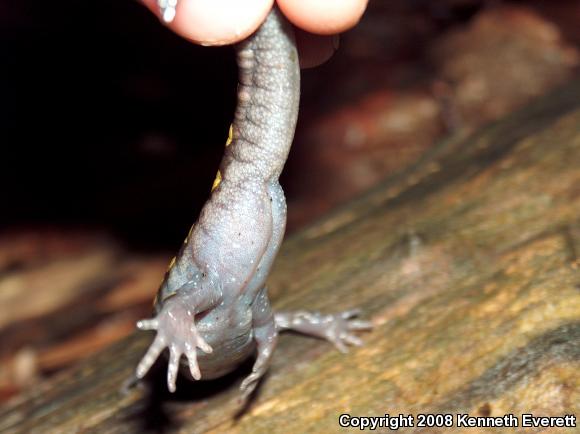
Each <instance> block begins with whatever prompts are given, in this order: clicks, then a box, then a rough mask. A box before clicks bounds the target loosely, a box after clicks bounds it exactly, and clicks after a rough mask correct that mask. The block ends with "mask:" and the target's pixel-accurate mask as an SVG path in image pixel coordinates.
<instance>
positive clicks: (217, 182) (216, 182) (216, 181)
mask: <svg viewBox="0 0 580 434" xmlns="http://www.w3.org/2000/svg"><path fill="white" fill-rule="evenodd" d="M220 182H222V173H221V172H220V171H219V170H218V172H217V175H216V176H215V179H214V180H213V185H212V186H211V191H214V190H215V189H216V188H217V186H218V185H220Z"/></svg>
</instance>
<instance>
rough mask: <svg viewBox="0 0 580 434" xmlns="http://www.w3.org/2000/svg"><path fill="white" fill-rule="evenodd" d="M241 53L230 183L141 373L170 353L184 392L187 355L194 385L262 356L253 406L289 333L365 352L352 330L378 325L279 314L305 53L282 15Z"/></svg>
mask: <svg viewBox="0 0 580 434" xmlns="http://www.w3.org/2000/svg"><path fill="white" fill-rule="evenodd" d="M236 52H237V60H238V67H239V88H238V106H237V109H236V113H235V119H234V123H233V128H232V141H231V143H230V144H229V146H227V147H226V151H225V155H224V157H223V160H222V163H221V165H220V176H221V181H220V182H219V184H218V185H217V187H216V188H214V190H213V192H212V195H211V197H210V199H209V200H208V202H207V203H206V204H205V206H204V208H203V210H202V212H201V214H200V217H199V220H198V222H197V223H196V224H195V225H194V226H193V227H192V229H191V231H190V233H189V235H188V237H187V238H186V240H185V242H184V245H183V247H182V249H181V251H180V252H179V254H178V256H177V257H176V259H175V261H174V263H173V264H172V266H171V267H170V269H169V270H168V272H167V274H166V276H165V280H164V281H163V283H162V285H161V288H160V289H159V293H158V295H157V299H156V316H155V317H154V318H152V319H148V320H142V321H139V322H138V324H137V326H138V327H139V328H140V329H143V330H156V331H157V335H156V337H155V340H154V341H153V343H152V344H151V346H150V347H149V350H148V351H147V353H146V354H145V356H144V357H143V359H142V360H141V362H140V363H139V365H138V367H137V371H136V374H137V377H139V378H142V377H143V376H144V375H145V374H146V373H147V371H148V370H149V368H150V367H151V366H152V364H153V363H154V362H155V360H156V359H157V358H158V356H159V354H160V353H161V352H162V351H163V350H164V349H165V348H168V349H169V354H170V356H169V366H168V372H167V384H168V387H169V390H171V391H174V390H175V382H176V377H177V372H178V369H179V366H180V361H181V356H182V355H185V358H186V359H187V365H188V366H189V373H190V374H191V376H192V377H193V378H194V379H200V378H204V379H211V378H216V377H219V376H222V375H224V374H226V373H228V372H230V371H231V370H233V369H235V368H236V367H237V366H238V365H239V364H240V363H241V362H242V361H243V360H245V359H246V358H247V357H249V356H251V355H252V354H253V353H254V352H257V357H256V362H255V365H254V368H253V370H252V373H251V375H250V376H248V377H247V378H246V379H245V380H244V381H243V383H242V385H241V390H242V397H243V398H246V397H248V396H249V395H250V394H251V392H252V391H253V390H254V388H255V387H256V385H257V383H258V382H259V380H260V378H261V377H262V376H263V375H264V373H265V372H266V370H267V367H268V364H269V361H270V358H271V355H272V352H273V350H274V348H275V345H276V341H277V334H278V331H279V330H283V329H293V330H296V331H300V332H302V333H306V334H310V335H314V336H318V337H321V338H325V339H328V340H330V341H331V342H333V343H334V344H335V345H336V346H337V347H338V349H339V350H341V351H346V344H352V345H360V344H361V341H360V340H359V339H358V338H357V337H356V336H354V335H353V334H352V331H353V330H361V329H367V328H370V324H369V323H367V322H364V321H357V320H352V317H353V316H356V314H357V313H358V312H355V311H349V312H343V313H339V314H335V315H322V314H319V313H308V312H296V313H278V314H276V315H274V313H273V312H272V309H271V307H270V302H269V300H268V296H267V289H266V286H265V283H266V277H267V276H268V273H269V272H270V268H271V267H272V263H273V262H274V259H275V257H276V254H277V253H278V250H279V248H280V244H281V242H282V238H283V236H284V230H285V226H286V201H285V198H284V193H283V191H282V188H281V187H280V184H279V183H278V177H279V176H280V173H281V171H282V168H283V166H284V163H285V161H286V157H287V155H288V152H289V149H290V145H291V143H292V139H293V136H294V129H295V125H296V118H297V113H298V100H299V89H300V70H299V67H298V55H297V52H296V47H295V44H294V37H293V33H292V29H291V26H290V25H289V24H288V23H287V22H286V20H285V19H284V18H283V16H282V15H281V14H280V13H279V11H278V10H276V9H274V10H273V11H272V12H271V13H270V14H269V16H268V18H267V19H266V21H265V22H264V23H263V24H262V26H261V27H260V29H259V30H258V31H257V32H256V33H255V34H254V35H252V36H251V37H249V38H248V39H247V40H245V41H244V42H242V43H240V44H239V45H238V46H237V47H236ZM198 349H199V350H201V351H198Z"/></svg>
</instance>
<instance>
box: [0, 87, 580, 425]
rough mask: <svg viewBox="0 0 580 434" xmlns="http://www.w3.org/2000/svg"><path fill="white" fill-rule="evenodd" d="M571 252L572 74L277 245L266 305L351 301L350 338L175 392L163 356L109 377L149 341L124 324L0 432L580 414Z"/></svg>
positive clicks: (575, 220) (576, 223) (305, 346)
mask: <svg viewBox="0 0 580 434" xmlns="http://www.w3.org/2000/svg"><path fill="white" fill-rule="evenodd" d="M578 255H580V82H576V83H572V84H570V85H568V86H567V87H566V88H564V89H562V90H560V91H558V92H555V93H553V94H551V95H549V96H547V97H544V98H543V99H541V100H539V101H537V102H536V103H535V104H533V105H531V106H529V107H528V108H527V109H525V110H523V111H521V112H518V113H516V114H514V115H512V116H509V117H508V118H506V119H504V120H502V121H501V122H498V123H495V124H492V125H490V126H488V127H486V128H484V129H482V130H480V131H479V132H477V133H475V134H472V135H470V136H465V135H461V134H458V135H457V136H456V137H455V138H454V139H450V140H448V141H446V142H444V143H441V144H440V145H439V146H438V147H436V148H435V149H434V150H433V151H431V152H430V153H429V154H428V155H426V156H425V157H424V158H423V159H422V160H421V161H419V162H418V163H417V164H415V165H414V166H413V167H411V168H410V169H408V170H406V171H405V172H404V173H401V174H400V175H399V176H397V177H396V178H394V179H391V180H388V181H386V182H385V183H383V184H382V185H381V186H380V187H379V188H376V189H375V190H373V191H371V192H369V193H368V194H367V195H365V196H364V197H362V198H360V199H358V200H356V201H354V202H352V203H350V204H349V205H348V206H345V207H343V208H341V209H340V210H337V211H336V212H334V213H332V214H331V215H329V216H327V217H326V218H325V219H323V220H322V221H320V222H318V223H317V224H315V225H313V226H311V227H309V228H308V229H306V230H304V231H302V232H300V233H299V234H296V235H295V236H293V237H291V238H290V239H288V240H287V241H286V242H285V244H284V246H283V248H282V251H281V254H280V256H279V258H278V260H277V263H276V265H275V267H274V268H275V269H274V273H273V275H272V276H271V278H270V284H269V285H270V293H271V298H272V300H273V303H274V306H275V307H276V308H277V309H283V310H291V309H304V308H308V309H311V310H314V309H319V310H322V311H327V312H330V311H336V310H339V309H346V308H353V307H361V308H362V310H363V317H366V318H371V319H372V321H373V322H374V324H375V329H374V330H373V331H372V332H370V333H366V334H364V336H362V337H363V339H364V341H365V345H364V346H363V347H360V348H353V349H352V350H351V351H350V352H349V353H348V354H346V355H343V354H340V353H339V352H337V351H336V350H335V349H334V348H333V347H332V346H331V345H329V344H327V343H324V342H321V341H317V340H312V339H307V338H301V337H298V336H284V337H282V338H281V340H280V344H279V347H278V349H277V351H276V353H275V354H274V361H273V363H272V366H271V368H270V371H269V375H268V376H267V377H266V379H265V381H263V382H262V384H261V387H260V388H259V390H258V393H257V395H256V397H255V399H254V400H253V401H252V402H251V403H250V405H249V406H248V407H247V408H245V409H241V408H240V406H239V404H238V402H237V398H238V396H239V391H238V386H239V382H240V381H241V378H243V377H244V376H245V375H247V372H248V369H249V368H250V367H251V364H248V365H247V366H245V367H242V368H241V369H240V370H239V371H238V372H236V373H234V374H232V375H230V376H228V377H226V378H223V379H220V380H217V381H211V382H196V383H193V382H189V381H188V380H183V379H181V380H180V382H179V383H178V392H177V393H176V394H175V395H171V394H169V393H168V392H166V390H165V380H164V367H165V366H164V365H165V362H162V363H159V366H158V368H159V369H157V370H156V372H154V374H153V375H152V376H151V377H150V378H149V379H148V380H147V381H146V382H145V384H143V385H140V386H137V387H134V388H131V389H128V390H123V388H122V387H121V385H122V384H123V383H124V381H126V379H128V378H130V376H131V373H132V371H133V370H134V368H135V365H136V363H137V361H138V360H139V358H140V357H141V356H142V354H143V352H144V351H145V348H146V346H147V345H148V344H149V342H150V340H151V338H152V336H151V335H150V334H146V333H136V334H134V335H132V336H130V337H129V338H127V339H125V340H123V341H121V342H119V343H118V344H116V345H114V346H112V347H110V348H108V349H107V350H106V351H103V352H102V353H100V354H98V355H96V356H95V357H92V358H90V359H88V360H86V361H85V362H83V363H81V364H80V365H78V366H77V367H75V368H73V369H70V370H68V371H66V372H64V373H63V374H61V375H58V376H57V377H56V378H54V379H52V380H50V381H47V382H45V383H42V384H39V385H38V387H37V388H36V389H35V390H34V391H33V392H32V393H30V394H28V395H26V396H23V397H21V398H19V399H18V400H17V401H16V402H12V403H11V404H9V405H8V406H6V408H4V409H3V410H1V411H0V431H2V432H11V433H28V432H43V433H49V432H66V433H68V432H90V433H130V432H139V433H140V432H149V431H150V432H195V433H198V432H216V433H218V432H232V433H262V432H264V433H265V432H268V433H270V432H284V433H286V432H311V433H315V432H320V433H323V432H324V433H326V432H334V431H338V430H339V429H340V427H339V424H338V418H339V416H340V415H341V414H343V413H350V414H351V415H358V416H370V415H374V416H382V415H384V414H386V413H388V414H390V415H392V416H394V415H398V414H405V415H408V414H410V415H412V416H414V422H415V424H414V425H415V426H414V427H413V428H411V430H417V429H419V428H418V427H417V422H418V419H417V415H418V414H419V413H453V414H455V413H468V414H470V415H471V416H503V415H505V414H508V413H512V414H514V415H515V416H516V417H519V416H520V415H521V414H522V413H532V414H534V415H536V416H540V415H542V416H550V415H551V416H563V415H566V414H574V413H575V414H576V415H578V416H580V374H579V372H580V272H579V269H580V262H579V259H578ZM242 410H244V411H242ZM453 429H454V428H442V429H441V431H452V430H453ZM518 430H523V428H522V427H521V425H520V427H519V428H518ZM427 431H428V432H434V431H435V429H433V428H429V429H428V430H427Z"/></svg>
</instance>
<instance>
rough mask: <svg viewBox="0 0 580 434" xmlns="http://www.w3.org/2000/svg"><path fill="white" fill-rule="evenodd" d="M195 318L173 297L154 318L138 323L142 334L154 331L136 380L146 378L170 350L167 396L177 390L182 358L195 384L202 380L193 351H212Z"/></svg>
mask: <svg viewBox="0 0 580 434" xmlns="http://www.w3.org/2000/svg"><path fill="white" fill-rule="evenodd" d="M194 316H195V315H194V313H193V310H192V308H191V307H190V306H186V305H185V303H183V302H182V301H181V300H180V299H179V297H173V298H170V299H169V300H167V302H166V303H165V305H164V306H163V308H162V310H161V312H159V314H158V315H157V316H156V317H155V318H151V319H144V320H141V321H138V322H137V327H138V328H139V329H141V330H156V331H157V335H156V336H155V339H154V340H153V343H152V344H151V345H150V346H149V349H148V350H147V353H145V355H144V356H143V358H142V359H141V361H140V362H139V365H138V366H137V370H136V375H137V377H138V378H143V377H144V376H145V375H146V374H147V372H148V371H149V369H150V368H151V366H153V363H155V361H156V360H157V358H158V357H159V355H160V354H161V353H162V352H163V350H164V349H165V348H168V349H169V364H168V367H167V387H168V389H169V391H170V392H175V389H176V385H175V384H176V381H177V372H178V370H179V363H180V359H181V356H182V355H185V357H186V358H187V360H188V362H189V370H190V372H191V376H192V377H193V378H194V379H196V380H199V379H200V378H201V372H200V370H199V366H198V364H197V354H196V351H197V350H196V348H200V349H201V350H202V351H204V352H205V353H211V352H212V348H211V347H210V346H209V345H208V343H207V342H206V341H205V340H204V339H203V338H202V337H201V336H200V334H199V333H198V331H197V328H196V326H195V322H194Z"/></svg>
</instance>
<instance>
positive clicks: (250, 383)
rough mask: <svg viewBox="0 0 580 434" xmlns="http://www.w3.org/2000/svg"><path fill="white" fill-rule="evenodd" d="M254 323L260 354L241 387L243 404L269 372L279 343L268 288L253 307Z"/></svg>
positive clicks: (255, 337)
mask: <svg viewBox="0 0 580 434" xmlns="http://www.w3.org/2000/svg"><path fill="white" fill-rule="evenodd" d="M252 323H253V329H254V339H255V341H256V348H257V352H258V354H257V357H256V361H255V362H254V366H253V367H252V373H251V374H250V375H248V376H247V377H246V378H245V379H244V381H242V385H241V386H240V391H241V392H242V395H241V398H240V400H241V402H246V401H247V399H248V398H249V397H250V395H251V394H252V392H253V391H254V390H255V389H256V386H257V385H258V383H259V382H260V380H261V378H262V377H263V376H264V374H265V373H266V371H267V370H268V366H269V365H270V360H271V359H272V353H273V352H274V348H276V343H277V341H278V332H277V330H276V323H275V322H274V315H273V312H272V308H271V307H270V301H269V300H268V296H267V293H266V288H264V289H262V290H261V291H260V293H259V294H258V296H257V297H256V300H255V301H254V304H253V306H252Z"/></svg>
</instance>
